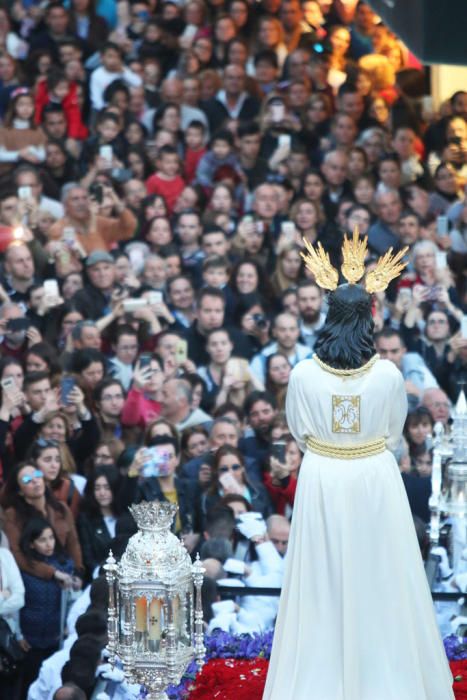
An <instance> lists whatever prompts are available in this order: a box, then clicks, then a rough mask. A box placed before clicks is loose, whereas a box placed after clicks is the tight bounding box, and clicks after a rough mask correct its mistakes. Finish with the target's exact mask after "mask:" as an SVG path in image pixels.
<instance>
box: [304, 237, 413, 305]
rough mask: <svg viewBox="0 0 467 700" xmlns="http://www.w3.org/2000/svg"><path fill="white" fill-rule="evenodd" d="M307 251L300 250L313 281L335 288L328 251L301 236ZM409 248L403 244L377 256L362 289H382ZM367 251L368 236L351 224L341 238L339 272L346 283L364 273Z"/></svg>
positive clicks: (397, 271)
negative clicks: (398, 248) (350, 228)
mask: <svg viewBox="0 0 467 700" xmlns="http://www.w3.org/2000/svg"><path fill="white" fill-rule="evenodd" d="M303 243H304V244H305V248H306V249H307V251H308V252H307V253H300V255H301V256H302V258H303V259H304V261H305V265H306V266H307V268H308V269H309V270H310V272H311V273H312V274H313V276H314V278H315V280H316V284H317V285H319V286H320V287H322V288H323V289H330V290H333V289H336V287H337V284H338V282H339V273H338V272H337V270H336V269H335V268H334V267H333V266H332V265H331V260H330V258H329V254H328V253H326V251H325V250H324V248H323V246H322V245H321V243H318V245H317V246H316V248H314V247H313V246H312V245H311V243H310V242H309V241H307V240H306V239H305V238H304V239H303ZM408 249H409V247H408V246H406V247H405V248H403V249H402V250H400V251H399V252H398V253H396V254H395V255H393V252H392V248H389V250H388V251H387V252H386V253H385V254H384V255H382V256H381V257H380V259H379V260H378V262H377V263H376V267H375V268H374V269H373V270H372V271H371V272H369V273H368V274H367V276H366V279H365V289H366V291H367V292H369V294H373V293H374V292H383V291H384V290H385V289H386V287H387V286H388V284H389V282H390V281H391V280H393V279H394V278H395V277H398V276H399V275H400V273H401V272H402V270H403V269H404V267H405V266H406V265H407V264H408V261H406V262H401V260H402V258H403V257H404V255H405V254H406V253H407V251H408ZM367 252H368V236H365V237H364V238H360V235H359V231H358V226H355V228H354V232H353V236H352V238H348V237H347V236H346V237H345V238H344V243H343V245H342V260H343V262H342V266H341V272H342V274H343V276H344V277H345V279H346V280H347V282H349V283H350V284H357V282H359V281H360V280H361V279H362V277H363V276H364V274H365V257H366V254H367Z"/></svg>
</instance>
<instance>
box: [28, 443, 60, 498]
mask: <svg viewBox="0 0 467 700" xmlns="http://www.w3.org/2000/svg"><path fill="white" fill-rule="evenodd" d="M29 456H30V459H32V460H33V462H34V464H36V465H37V467H38V468H39V469H40V470H41V472H42V473H43V475H44V479H45V482H46V484H50V485H51V486H52V488H54V487H55V486H56V485H57V486H58V485H59V484H60V481H61V479H62V477H63V475H64V469H63V462H62V454H61V450H60V443H59V442H57V440H46V439H44V438H38V439H37V440H36V441H35V442H34V443H33V444H32V446H31V449H30V451H29Z"/></svg>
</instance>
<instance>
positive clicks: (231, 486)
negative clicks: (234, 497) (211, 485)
mask: <svg viewBox="0 0 467 700" xmlns="http://www.w3.org/2000/svg"><path fill="white" fill-rule="evenodd" d="M219 483H220V485H221V486H222V488H223V490H224V491H225V493H235V494H238V495H240V496H241V495H242V494H243V486H242V485H241V484H239V483H238V481H237V480H236V478H235V477H234V476H232V474H230V472H226V473H225V474H221V475H220V476H219Z"/></svg>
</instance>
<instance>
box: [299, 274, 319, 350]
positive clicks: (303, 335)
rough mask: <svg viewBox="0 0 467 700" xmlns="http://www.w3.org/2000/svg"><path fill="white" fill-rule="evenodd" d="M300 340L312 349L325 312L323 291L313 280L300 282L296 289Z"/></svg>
mask: <svg viewBox="0 0 467 700" xmlns="http://www.w3.org/2000/svg"><path fill="white" fill-rule="evenodd" d="M297 303H298V311H299V328H300V340H301V342H302V343H305V345H308V347H309V348H310V350H313V348H314V346H315V343H316V340H317V338H318V335H319V332H320V330H321V328H322V327H323V326H324V322H325V320H326V314H325V313H324V311H323V310H322V308H323V292H322V290H321V289H320V288H319V287H318V285H317V284H316V282H313V280H304V281H303V282H300V284H299V285H298V289H297Z"/></svg>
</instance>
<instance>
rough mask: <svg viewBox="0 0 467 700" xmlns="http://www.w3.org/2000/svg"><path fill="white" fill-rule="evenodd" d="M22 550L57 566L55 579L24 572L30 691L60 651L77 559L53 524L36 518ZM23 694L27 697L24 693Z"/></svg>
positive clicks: (24, 685)
mask: <svg viewBox="0 0 467 700" xmlns="http://www.w3.org/2000/svg"><path fill="white" fill-rule="evenodd" d="M20 549H21V552H22V553H23V555H24V556H25V557H26V559H27V560H28V561H29V562H31V563H32V564H33V563H34V562H43V563H45V564H49V565H50V566H53V567H54V568H55V569H56V571H57V573H56V574H55V576H54V577H53V578H49V579H46V578H39V577H38V576H33V575H31V574H29V573H26V572H25V571H21V575H22V577H23V582H24V588H25V604H24V608H22V609H21V612H20V627H21V632H22V635H23V642H22V645H23V648H24V649H25V650H27V657H26V661H25V663H24V666H23V669H22V678H21V681H22V688H23V691H27V688H28V687H29V685H30V683H31V682H32V681H33V680H34V679H35V678H36V676H37V674H38V671H39V668H40V665H41V663H42V661H43V660H44V659H46V658H47V657H48V656H50V655H51V654H53V653H54V652H55V651H57V649H58V646H59V643H60V636H61V634H63V629H62V628H61V624H62V622H61V620H62V617H61V616H62V605H63V602H64V601H63V591H64V590H70V589H71V588H73V587H74V584H75V579H74V577H73V567H74V564H73V560H72V559H71V558H70V557H68V556H66V554H65V553H64V552H63V550H62V548H61V546H60V544H59V542H58V540H57V537H56V535H55V533H54V531H53V529H52V527H51V525H50V523H49V522H48V521H47V520H45V519H43V518H39V517H37V518H32V519H31V520H29V521H28V522H27V523H26V525H25V526H24V528H23V532H22V534H21V539H20ZM22 697H25V692H23V694H22Z"/></svg>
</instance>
